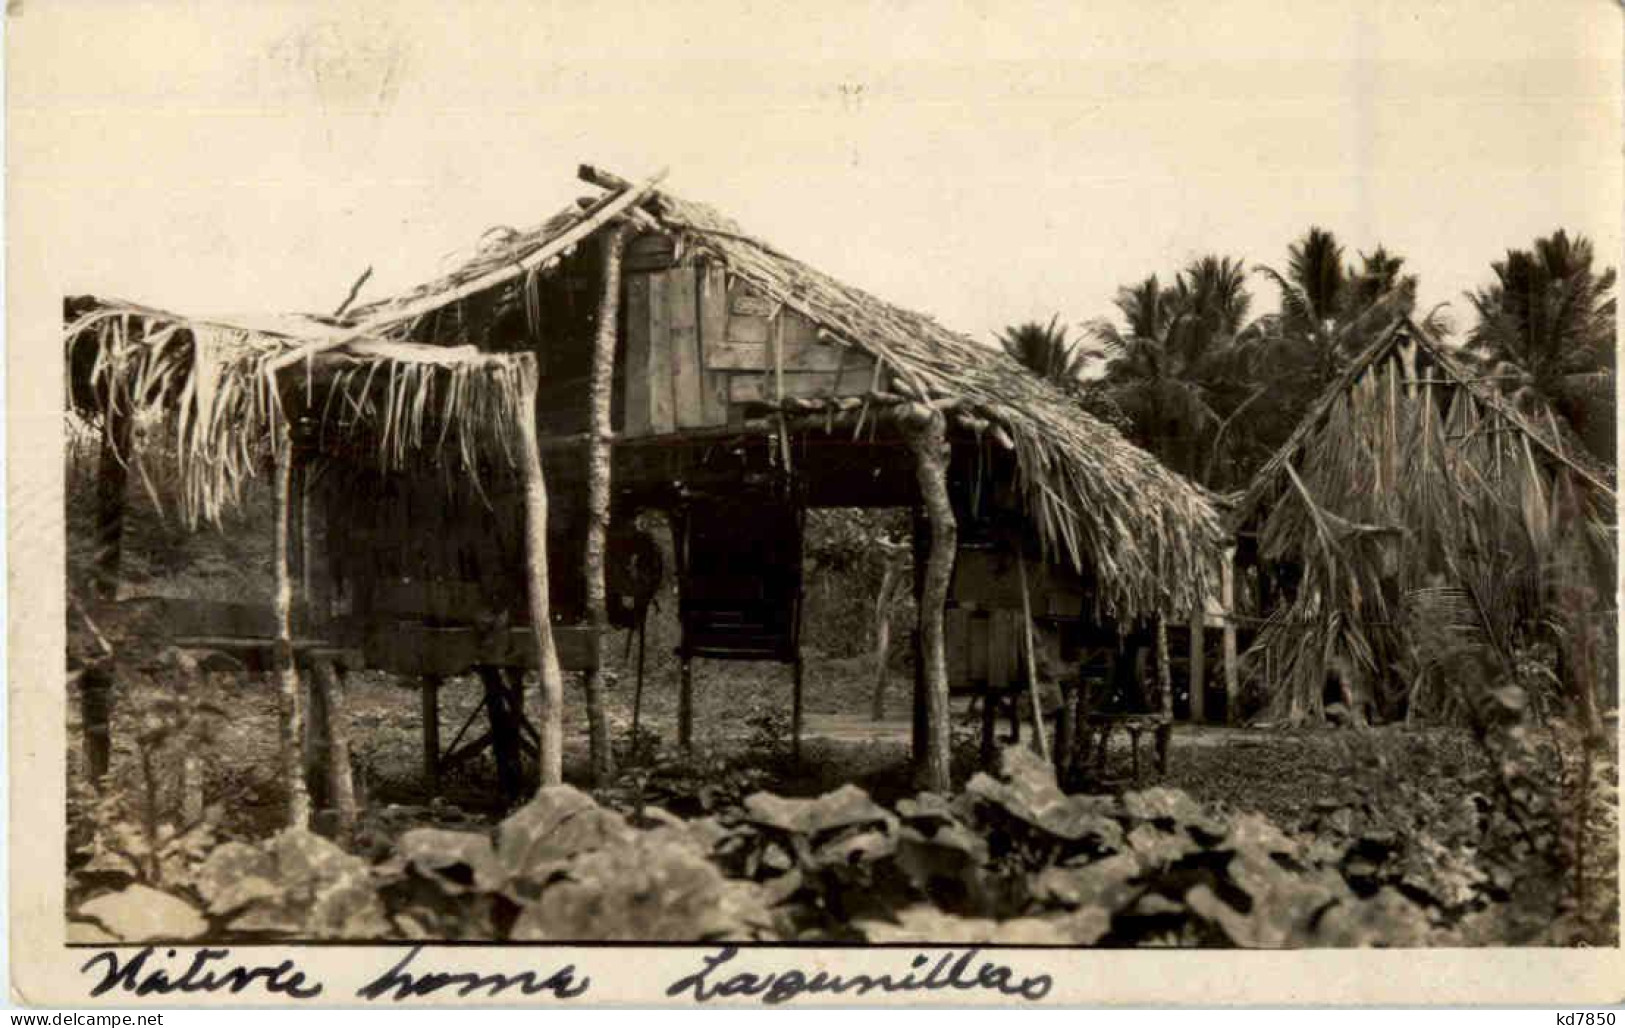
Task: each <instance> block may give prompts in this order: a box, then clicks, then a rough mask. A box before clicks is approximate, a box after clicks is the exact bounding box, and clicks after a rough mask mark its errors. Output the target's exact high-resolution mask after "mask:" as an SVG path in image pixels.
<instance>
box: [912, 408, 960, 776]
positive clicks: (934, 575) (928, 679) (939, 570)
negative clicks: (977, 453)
mask: <svg viewBox="0 0 1625 1028" xmlns="http://www.w3.org/2000/svg"><path fill="white" fill-rule="evenodd" d="M917 406H918V408H919V410H918V412H917V413H916V414H915V416H914V417H912V418H911V419H910V420H908V421H905V422H904V425H903V431H904V434H905V437H906V438H907V440H908V446H909V449H910V450H912V451H913V452H914V468H915V474H916V476H917V478H918V479H919V486H920V499H921V501H922V503H923V504H924V506H925V515H926V520H927V521H928V522H929V524H930V526H931V548H930V552H929V555H928V556H927V559H926V566H925V576H924V582H923V585H922V587H921V590H920V610H919V624H920V629H919V631H920V658H921V660H920V663H921V670H922V672H923V673H922V683H923V685H924V692H925V704H924V706H925V723H926V752H925V758H926V759H925V767H924V771H925V774H924V785H925V788H927V789H929V790H931V791H933V792H940V793H946V792H948V791H950V789H951V780H950V778H951V776H950V768H949V749H950V739H949V733H948V658H947V651H946V649H945V646H944V640H943V608H944V607H945V606H946V605H947V602H948V581H949V578H950V577H951V576H952V574H953V568H954V552H955V549H956V548H957V546H958V532H959V529H958V525H957V523H956V522H955V521H954V510H953V505H952V504H951V503H950V502H949V500H948V458H949V454H950V452H951V451H950V450H949V447H948V438H947V426H946V424H945V422H944V419H943V416H942V412H941V411H939V410H934V409H932V408H929V407H926V406H925V405H923V404H920V405H917Z"/></svg>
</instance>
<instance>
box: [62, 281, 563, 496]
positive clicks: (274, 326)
mask: <svg viewBox="0 0 1625 1028" xmlns="http://www.w3.org/2000/svg"><path fill="white" fill-rule="evenodd" d="M72 306H73V307H74V308H75V310H76V316H74V317H72V318H71V320H70V321H69V323H68V325H67V327H66V329H65V330H64V342H65V347H66V358H67V369H68V384H67V385H68V398H69V406H70V408H71V409H73V410H74V411H75V412H77V413H78V414H79V415H80V416H82V417H85V418H87V419H89V420H90V421H92V422H93V423H105V422H106V421H107V419H109V418H110V417H115V416H116V417H120V418H127V419H130V421H131V422H133V423H135V424H138V425H142V426H144V428H145V435H146V441H145V442H144V443H143V445H142V448H143V449H144V450H145V451H147V452H149V453H150V452H153V451H157V452H160V453H162V454H164V455H166V456H168V457H169V458H170V459H172V460H173V462H174V465H175V467H174V471H175V474H174V475H173V476H171V480H172V481H174V482H176V483H177V485H176V487H175V488H176V491H177V492H178V495H177V496H176V497H175V498H174V499H175V503H176V506H177V508H178V512H179V513H180V515H181V517H182V518H183V519H184V520H185V522H186V523H188V524H197V523H198V522H200V521H210V522H218V520H219V518H220V515H221V514H222V512H223V511H224V510H225V509H226V508H227V507H229V506H231V505H233V504H235V503H236V502H237V501H239V500H240V499H241V497H242V491H243V487H244V485H245V484H246V482H247V481H248V479H250V478H251V477H253V476H254V475H255V474H256V473H257V472H258V470H259V469H260V467H261V465H263V464H264V462H265V459H266V457H267V455H268V454H269V453H270V452H272V451H273V450H274V448H275V447H277V446H279V445H283V441H284V440H285V439H286V438H288V437H290V436H297V437H298V441H299V443H300V445H301V446H303V447H306V448H308V449H311V450H312V451H314V452H313V454H312V456H313V457H315V458H319V457H320V456H321V455H323V454H326V455H328V456H331V457H336V458H339V459H340V460H341V461H343V462H351V463H353V462H355V461H357V460H358V459H359V460H362V461H366V462H368V463H370V464H372V466H374V467H377V468H382V469H385V470H398V469H403V468H407V467H411V466H414V465H415V464H418V463H420V462H424V461H428V462H432V463H435V464H439V463H440V462H439V458H440V457H441V456H442V455H443V454H445V453H450V454H454V455H455V456H456V457H457V458H458V461H457V462H456V463H457V464H459V465H460V467H461V468H462V469H464V470H465V471H467V472H469V473H471V474H473V475H474V476H475V479H474V480H475V482H476V483H477V482H478V477H477V475H478V471H479V468H480V467H481V466H482V465H489V464H491V463H492V462H493V461H502V462H511V461H512V459H513V454H512V453H511V452H510V449H509V448H510V446H511V445H512V440H513V439H515V438H516V436H515V433H516V432H517V430H518V427H519V426H520V425H521V424H523V421H522V419H523V418H525V417H528V416H529V411H530V408H531V405H532V404H533V403H534V400H533V397H534V395H535V387H536V368H535V363H534V358H533V357H532V356H531V355H530V354H488V353H482V352H480V351H478V350H476V349H475V348H473V347H470V346H460V347H444V346H423V345H418V344H413V343H407V342H400V341H397V340H390V339H382V338H377V337H373V336H368V335H358V334H357V333H356V332H355V331H354V330H353V329H352V328H349V327H347V326H343V325H339V324H334V323H332V322H331V321H330V320H327V319H320V318H314V317H306V316H298V315H295V316H285V317H280V318H273V319H243V320H242V321H241V322H240V323H239V322H226V321H219V320H201V319H194V318H188V317H185V316H182V315H179V314H174V313H171V312H168V311H164V310H159V309H157V308H152V307H144V306H140V305H137V304H132V303H127V302H124V301H120V300H105V299H99V298H95V297H83V298H79V299H77V300H75V301H74V302H73V304H72ZM313 346H319V347H320V349H319V352H317V351H315V350H313ZM128 456H129V455H127V454H120V457H121V459H123V458H127V457H128Z"/></svg>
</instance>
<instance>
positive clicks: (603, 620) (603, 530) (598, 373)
mask: <svg viewBox="0 0 1625 1028" xmlns="http://www.w3.org/2000/svg"><path fill="white" fill-rule="evenodd" d="M626 232H627V230H626V223H625V222H620V223H617V224H615V225H612V226H610V227H609V228H608V229H606V230H605V232H604V234H603V236H602V245H603V263H602V278H603V291H602V292H601V293H600V294H599V298H598V323H597V331H596V332H595V334H594V336H593V348H592V376H591V398H592V417H591V430H590V431H589V432H588V440H589V441H588V443H587V541H586V553H585V555H584V560H583V563H584V565H585V570H586V575H587V590H586V592H587V622H588V624H589V625H590V626H591V628H592V631H593V636H594V641H593V646H594V650H595V651H596V650H598V649H601V644H602V642H603V638H604V636H605V635H606V634H608V632H609V611H608V605H607V601H606V594H607V591H608V590H607V588H606V586H605V582H604V549H605V547H606V545H607V540H608V538H609V491H610V463H611V460H610V432H611V431H612V428H613V426H612V425H611V423H610V393H611V392H612V386H613V384H614V379H615V339H616V336H617V334H618V332H619V330H620V308H621V254H622V252H623V251H624V250H625V248H626ZM601 664H602V661H601V660H594V661H593V662H592V667H590V668H588V669H587V672H586V674H584V675H583V676H582V685H583V686H584V687H585V691H586V694H587V736H588V740H589V745H590V749H591V763H592V781H593V784H595V785H608V784H609V782H610V780H611V779H613V778H614V777H615V752H614V749H613V747H612V746H611V745H610V739H609V715H608V713H607V712H606V711H605V709H604V671H603V668H602V667H601Z"/></svg>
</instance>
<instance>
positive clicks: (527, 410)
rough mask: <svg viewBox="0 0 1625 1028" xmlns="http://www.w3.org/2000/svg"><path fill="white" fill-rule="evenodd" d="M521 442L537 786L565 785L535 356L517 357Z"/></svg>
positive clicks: (561, 683)
mask: <svg viewBox="0 0 1625 1028" xmlns="http://www.w3.org/2000/svg"><path fill="white" fill-rule="evenodd" d="M519 358H520V364H519V369H520V383H521V385H520V393H521V398H520V404H519V407H520V410H519V443H520V457H521V466H520V471H521V473H522V474H523V476H524V481H525V573H526V574H525V578H526V583H525V584H526V587H527V592H528V594H529V597H530V625H531V631H532V632H533V633H534V634H535V636H536V668H537V672H536V677H537V680H538V682H539V684H540V687H541V698H540V702H538V704H537V709H536V718H537V725H536V731H537V735H538V741H537V754H536V763H537V767H538V775H539V776H540V780H541V787H542V788H544V789H545V788H547V787H548V786H550V785H559V784H562V783H563V781H564V672H563V671H561V670H560V669H559V652H558V649H557V648H556V647H555V646H554V644H553V623H552V615H551V614H550V612H549V607H550V600H549V596H548V583H547V479H546V477H545V476H544V474H543V472H542V448H541V443H540V441H539V440H538V439H537V437H536V393H537V387H538V384H539V383H538V381H537V371H536V358H535V356H534V355H533V354H521V355H519Z"/></svg>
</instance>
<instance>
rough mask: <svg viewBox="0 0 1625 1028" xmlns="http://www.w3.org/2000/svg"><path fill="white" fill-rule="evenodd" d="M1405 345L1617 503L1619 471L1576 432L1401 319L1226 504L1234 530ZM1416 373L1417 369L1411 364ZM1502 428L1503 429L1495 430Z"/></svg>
mask: <svg viewBox="0 0 1625 1028" xmlns="http://www.w3.org/2000/svg"><path fill="white" fill-rule="evenodd" d="M1406 344H1413V345H1415V346H1416V348H1417V350H1418V352H1419V353H1421V354H1423V355H1425V357H1426V359H1427V361H1428V362H1429V363H1430V364H1431V365H1432V368H1431V371H1432V373H1433V374H1434V376H1435V382H1434V384H1435V385H1438V386H1440V387H1442V388H1447V389H1450V390H1452V391H1453V390H1458V389H1459V390H1462V391H1464V392H1465V393H1466V394H1467V396H1468V397H1470V398H1471V402H1472V403H1473V404H1476V405H1479V406H1481V407H1482V409H1483V411H1484V412H1485V414H1486V415H1487V416H1489V417H1491V418H1494V419H1498V420H1499V421H1501V422H1503V423H1504V430H1507V431H1512V432H1515V433H1517V434H1518V435H1519V436H1520V437H1522V438H1525V439H1527V440H1528V441H1529V443H1530V444H1531V445H1532V446H1533V447H1534V449H1535V450H1536V451H1537V452H1538V453H1539V454H1540V455H1541V459H1542V460H1543V461H1544V462H1547V463H1549V464H1554V465H1557V466H1560V467H1563V468H1566V469H1568V470H1570V471H1572V472H1573V474H1574V475H1575V476H1576V477H1577V478H1578V479H1579V481H1581V482H1583V483H1584V484H1585V485H1586V486H1587V487H1588V488H1590V489H1591V490H1593V491H1595V493H1596V494H1597V496H1598V498H1599V499H1601V500H1603V501H1605V502H1606V503H1607V504H1608V505H1609V506H1610V507H1611V506H1612V504H1613V501H1614V489H1615V485H1614V480H1615V472H1614V469H1613V468H1612V467H1610V466H1609V465H1607V464H1606V463H1604V462H1603V461H1600V460H1598V459H1597V458H1596V457H1595V456H1593V455H1592V454H1591V452H1590V451H1589V450H1587V449H1585V447H1584V446H1583V445H1581V444H1580V443H1579V442H1578V440H1576V439H1575V438H1574V437H1573V435H1572V433H1568V432H1565V431H1564V430H1563V428H1562V427H1561V426H1560V425H1558V424H1556V423H1549V424H1544V425H1537V424H1536V423H1534V422H1532V421H1531V420H1530V419H1529V418H1527V417H1525V416H1524V415H1523V414H1522V413H1521V412H1520V411H1518V410H1517V409H1516V408H1515V407H1513V406H1512V405H1511V404H1510V403H1509V402H1508V401H1507V399H1506V397H1504V396H1503V395H1501V393H1500V392H1498V391H1497V390H1496V389H1495V388H1493V386H1491V385H1489V384H1486V383H1485V382H1483V381H1481V380H1480V378H1479V376H1478V375H1476V374H1474V373H1473V372H1472V371H1471V370H1469V369H1468V368H1467V367H1466V366H1464V365H1463V363H1462V362H1461V361H1460V360H1459V359H1458V358H1457V357H1455V356H1454V355H1453V354H1451V353H1450V351H1449V350H1448V349H1446V348H1445V347H1444V346H1443V345H1442V344H1440V343H1439V342H1438V341H1436V340H1434V339H1432V338H1431V337H1430V336H1429V335H1428V334H1427V332H1426V331H1425V330H1424V329H1422V328H1421V326H1419V325H1417V324H1416V322H1415V321H1413V320H1411V319H1410V318H1398V319H1396V320H1395V321H1394V324H1393V325H1392V326H1390V327H1389V328H1388V330H1387V331H1386V332H1384V333H1383V334H1382V336H1381V337H1380V338H1379V339H1378V340H1377V341H1376V342H1375V343H1373V344H1372V345H1371V346H1369V347H1367V348H1366V351H1365V352H1364V353H1362V354H1360V355H1359V356H1358V357H1357V358H1355V359H1354V360H1353V361H1351V362H1350V363H1349V365H1348V367H1346V368H1344V369H1343V371H1342V372H1341V373H1340V374H1339V375H1338V376H1337V377H1336V378H1335V379H1334V380H1333V381H1332V382H1331V384H1330V385H1328V386H1327V387H1326V389H1325V390H1324V391H1323V392H1322V393H1321V395H1320V397H1319V398H1318V399H1317V400H1316V401H1315V402H1314V403H1313V404H1312V405H1311V406H1310V408H1309V411H1308V412H1307V413H1306V414H1305V415H1304V417H1303V419H1302V420H1301V421H1299V422H1298V425H1297V427H1296V428H1294V429H1293V431H1292V434H1291V435H1290V436H1288V437H1287V440H1286V442H1285V443H1282V444H1281V447H1280V448H1279V449H1278V450H1276V451H1275V453H1274V454H1273V455H1272V456H1271V457H1270V459H1269V460H1268V461H1266V462H1265V463H1264V465H1263V467H1261V468H1259V470H1258V472H1257V473H1256V474H1255V475H1254V476H1253V478H1252V481H1251V482H1249V483H1248V486H1247V488H1246V490H1244V491H1243V492H1242V493H1241V494H1240V495H1239V496H1233V498H1232V499H1231V500H1230V501H1229V502H1228V503H1226V507H1227V508H1228V509H1227V511H1226V522H1227V523H1228V524H1229V525H1230V526H1231V528H1232V530H1239V529H1241V528H1243V527H1245V526H1246V525H1247V523H1248V522H1249V521H1252V520H1253V519H1254V518H1255V517H1256V516H1258V515H1259V514H1260V513H1261V510H1260V508H1261V507H1263V506H1264V505H1265V504H1266V503H1267V501H1268V500H1269V499H1271V498H1272V497H1274V496H1278V495H1281V494H1282V493H1283V492H1285V491H1287V490H1288V489H1289V488H1290V484H1289V482H1288V477H1287V468H1288V467H1289V466H1291V465H1292V464H1294V463H1295V462H1297V461H1299V460H1300V459H1301V458H1302V457H1303V455H1304V451H1305V450H1306V448H1307V447H1308V446H1309V443H1310V442H1311V440H1312V439H1313V438H1314V436H1315V434H1316V433H1317V432H1319V431H1320V430H1322V429H1323V428H1324V427H1325V425H1326V422H1327V419H1328V418H1329V417H1330V416H1331V415H1332V413H1333V411H1334V409H1335V408H1336V406H1337V405H1338V403H1339V401H1340V400H1342V399H1343V398H1344V397H1346V395H1347V394H1348V392H1349V390H1350V389H1351V388H1352V387H1353V386H1354V385H1355V384H1356V383H1358V382H1360V381H1361V380H1362V379H1363V378H1365V377H1366V376H1367V374H1368V373H1369V372H1370V371H1371V370H1372V369H1373V368H1376V367H1378V366H1379V365H1381V364H1382V362H1383V361H1385V360H1388V359H1390V358H1392V357H1394V356H1395V355H1396V352H1397V351H1399V350H1400V348H1401V347H1403V346H1405V345H1406ZM1413 371H1414V368H1413ZM1494 430H1495V431H1501V430H1503V428H1500V427H1498V428H1496V429H1494Z"/></svg>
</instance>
